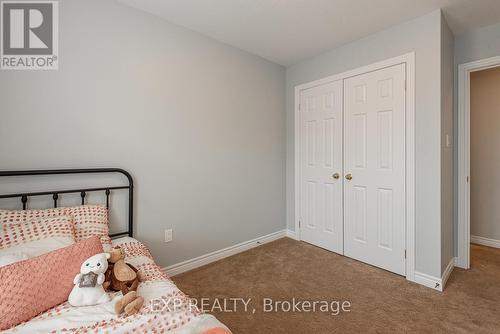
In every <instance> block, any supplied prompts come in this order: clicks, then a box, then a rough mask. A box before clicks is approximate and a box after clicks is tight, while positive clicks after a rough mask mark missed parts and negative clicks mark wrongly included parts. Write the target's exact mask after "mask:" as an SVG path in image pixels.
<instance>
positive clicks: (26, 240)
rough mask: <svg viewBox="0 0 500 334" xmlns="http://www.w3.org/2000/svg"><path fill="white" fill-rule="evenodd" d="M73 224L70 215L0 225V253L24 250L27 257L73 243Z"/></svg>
mask: <svg viewBox="0 0 500 334" xmlns="http://www.w3.org/2000/svg"><path fill="white" fill-rule="evenodd" d="M74 234H75V225H74V223H73V218H72V217H70V216H60V217H52V218H37V219H33V220H31V221H28V222H25V223H18V224H2V225H0V255H1V254H2V253H5V252H9V253H12V252H24V253H26V254H27V255H28V256H29V257H34V256H38V255H42V254H45V253H48V252H50V251H53V250H56V249H59V248H63V247H67V246H69V245H72V244H74V243H75V238H74Z"/></svg>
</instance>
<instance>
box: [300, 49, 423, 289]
mask: <svg viewBox="0 0 500 334" xmlns="http://www.w3.org/2000/svg"><path fill="white" fill-rule="evenodd" d="M399 64H406V99H405V104H406V105H405V109H406V115H405V122H406V131H405V136H406V145H405V146H406V161H405V178H406V180H405V189H406V201H405V203H406V208H405V211H406V215H405V216H406V226H405V231H406V240H405V243H406V279H407V280H410V281H415V52H410V53H407V54H404V55H401V56H398V57H394V58H390V59H386V60H383V61H380V62H376V63H373V64H370V65H367V66H363V67H360V68H356V69H353V70H350V71H346V72H342V73H339V74H335V75H331V76H328V77H326V78H322V79H319V80H315V81H311V82H308V83H304V84H301V85H298V86H296V87H295V113H294V137H295V138H294V146H295V150H294V154H295V158H294V167H295V172H294V174H295V175H294V192H295V196H294V223H295V233H296V237H297V239H298V240H301V236H300V228H299V220H300V207H301V206H300V192H299V190H300V187H299V185H300V178H301V168H300V140H301V138H300V121H299V120H300V111H299V107H300V106H299V104H300V92H301V91H302V90H305V89H308V88H312V87H315V86H320V85H323V84H326V83H329V82H332V81H338V80H344V79H347V78H349V77H353V76H356V75H360V74H364V73H368V72H373V71H376V70H380V69H383V68H386V67H391V66H395V65H399Z"/></svg>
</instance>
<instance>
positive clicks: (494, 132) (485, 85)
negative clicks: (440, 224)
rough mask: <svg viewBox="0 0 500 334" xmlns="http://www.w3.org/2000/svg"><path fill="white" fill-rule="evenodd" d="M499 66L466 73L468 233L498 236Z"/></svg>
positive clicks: (499, 154)
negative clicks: (468, 102)
mask: <svg viewBox="0 0 500 334" xmlns="http://www.w3.org/2000/svg"><path fill="white" fill-rule="evenodd" d="M499 92H500V67H495V68H490V69H487V70H484V71H478V72H473V73H471V76H470V108H471V109H470V114H471V115H470V119H471V126H470V128H471V132H470V155H471V159H470V164H471V184H470V193H471V194H470V215H471V219H470V233H471V235H473V236H479V237H484V238H489V239H494V240H500V206H499V205H498V203H500V176H499V174H498V171H499V170H500V151H499V150H498V147H500V132H499V131H498V125H499V124H500V94H499Z"/></svg>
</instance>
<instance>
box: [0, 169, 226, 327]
mask: <svg viewBox="0 0 500 334" xmlns="http://www.w3.org/2000/svg"><path fill="white" fill-rule="evenodd" d="M102 173H120V174H123V175H125V176H126V178H127V180H128V184H127V185H124V186H113V187H110V186H104V187H93V188H81V189H67V190H57V191H50V190H49V191H39V192H32V193H26V192H22V193H13V194H0V199H5V198H19V199H20V200H21V204H22V208H23V210H26V209H27V207H28V200H29V198H30V197H33V196H52V199H53V206H54V207H55V208H57V206H58V200H59V198H60V196H61V195H63V194H71V193H78V194H80V196H81V199H82V205H83V204H84V203H85V196H86V194H87V193H89V192H104V193H105V195H106V197H105V198H106V206H107V207H108V208H109V203H110V201H109V197H110V195H111V193H112V192H113V191H117V190H120V191H127V192H128V229H127V231H123V232H119V233H115V234H111V235H110V237H111V238H112V241H111V242H112V246H120V247H121V248H122V250H123V251H124V253H125V261H126V262H128V263H130V264H132V265H133V266H135V267H136V268H137V269H138V270H139V271H138V274H139V277H140V280H141V283H140V285H139V287H138V290H137V292H138V294H139V295H140V296H142V297H143V298H144V300H145V302H144V305H143V307H142V308H141V310H140V311H139V313H137V314H135V315H131V316H125V315H119V316H118V315H116V314H115V312H114V304H115V302H116V301H117V300H118V299H119V298H121V296H122V295H121V292H114V293H110V294H111V301H110V302H108V303H104V304H100V305H95V306H85V307H72V306H70V305H69V304H68V302H64V303H62V304H59V305H57V306H55V307H53V308H51V309H49V310H47V311H46V312H44V313H42V314H40V315H38V316H36V317H34V318H32V319H31V320H29V321H27V322H24V323H21V324H19V325H17V326H15V327H13V328H10V329H8V330H6V331H3V332H2V333H166V332H168V333H179V334H188V333H189V334H198V333H200V334H230V333H231V332H230V331H229V329H228V328H227V327H226V326H225V325H223V324H222V323H220V322H219V321H218V320H217V319H216V318H215V317H214V316H212V315H209V314H204V313H202V312H200V310H199V309H198V308H197V307H196V303H195V302H194V301H193V300H191V299H190V298H189V297H188V296H187V295H186V294H184V293H183V292H182V291H180V290H179V289H178V288H177V287H176V286H175V284H174V283H173V282H172V280H171V279H170V278H169V277H168V276H167V275H166V274H165V273H164V272H163V271H162V270H161V268H160V267H159V266H158V265H157V264H156V263H155V262H154V260H153V257H152V256H151V253H150V251H149V250H148V248H147V247H146V246H145V245H144V244H143V243H141V242H140V241H138V240H136V239H134V238H133V228H134V221H133V217H134V216H133V179H132V176H131V175H130V174H129V173H128V172H126V171H125V170H122V169H113V168H106V169H102V168H101V169H66V170H37V171H14V172H0V177H4V176H5V177H9V176H15V177H19V176H33V175H62V174H102ZM0 302H1V301H0Z"/></svg>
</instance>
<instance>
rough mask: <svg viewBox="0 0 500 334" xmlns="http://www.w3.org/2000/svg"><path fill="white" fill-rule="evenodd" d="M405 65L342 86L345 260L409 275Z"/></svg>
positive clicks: (349, 80)
mask: <svg viewBox="0 0 500 334" xmlns="http://www.w3.org/2000/svg"><path fill="white" fill-rule="evenodd" d="M405 95H406V93H405V65H404V64H401V65H396V66H393V67H388V68H384V69H381V70H377V71H374V72H369V73H366V74H362V75H358V76H355V77H351V78H348V79H345V80H344V118H345V121H344V170H345V172H344V174H345V175H344V254H345V255H346V256H349V257H352V258H354V259H357V260H360V261H363V262H366V263H369V264H371V265H374V266H377V267H380V268H383V269H386V270H389V271H392V272H395V273H398V274H401V275H405V273H406V268H405V235H406V232H405Z"/></svg>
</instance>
